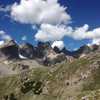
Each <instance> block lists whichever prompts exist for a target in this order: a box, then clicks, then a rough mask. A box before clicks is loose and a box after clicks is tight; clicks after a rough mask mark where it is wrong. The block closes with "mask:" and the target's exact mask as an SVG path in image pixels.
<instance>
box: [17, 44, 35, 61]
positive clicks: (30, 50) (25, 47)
mask: <svg viewBox="0 0 100 100" xmlns="http://www.w3.org/2000/svg"><path fill="white" fill-rule="evenodd" d="M18 51H19V54H20V55H21V56H23V58H24V57H25V58H29V59H32V58H34V56H35V50H34V47H33V45H31V44H29V43H25V44H21V45H20V46H19V49H18Z"/></svg>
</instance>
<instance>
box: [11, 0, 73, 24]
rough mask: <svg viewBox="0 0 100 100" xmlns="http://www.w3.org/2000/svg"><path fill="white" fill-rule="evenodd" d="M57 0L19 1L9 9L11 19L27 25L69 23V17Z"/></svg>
mask: <svg viewBox="0 0 100 100" xmlns="http://www.w3.org/2000/svg"><path fill="white" fill-rule="evenodd" d="M65 10H66V8H65V7H63V6H61V5H60V4H59V3H58V0H21V1H20V3H19V4H18V3H14V4H13V6H12V7H11V17H12V18H13V19H14V20H16V21H19V22H21V23H28V24H42V23H47V24H61V23H66V24H67V23H69V21H70V19H71V17H70V15H69V14H68V13H67V12H66V11H65Z"/></svg>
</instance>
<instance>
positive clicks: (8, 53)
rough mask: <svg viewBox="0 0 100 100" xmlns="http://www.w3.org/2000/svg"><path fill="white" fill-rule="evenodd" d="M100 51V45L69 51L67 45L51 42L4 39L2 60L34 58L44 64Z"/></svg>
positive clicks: (69, 59) (0, 57)
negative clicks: (34, 43) (33, 42)
mask: <svg viewBox="0 0 100 100" xmlns="http://www.w3.org/2000/svg"><path fill="white" fill-rule="evenodd" d="M94 51H100V46H99V45H96V44H95V45H91V46H88V45H84V46H82V47H80V48H79V49H78V50H77V51H73V52H71V51H68V50H67V49H66V48H65V47H64V48H62V49H59V48H58V47H57V46H54V47H52V46H51V44H50V43H49V42H45V43H44V42H38V44H37V46H33V45H32V44H29V43H24V44H20V45H18V44H17V43H16V42H15V41H14V40H9V41H4V43H2V44H1V45H0V60H3V59H8V60H10V59H20V60H28V59H34V60H36V61H37V62H38V63H40V64H43V65H46V66H48V65H52V64H56V63H60V62H62V61H73V60H74V59H78V58H80V57H85V56H87V55H88V54H90V53H92V52H94Z"/></svg>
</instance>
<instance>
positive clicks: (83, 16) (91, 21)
mask: <svg viewBox="0 0 100 100" xmlns="http://www.w3.org/2000/svg"><path fill="white" fill-rule="evenodd" d="M19 1H20V0H0V6H3V7H6V6H7V5H12V4H13V3H14V2H19ZM59 3H60V5H62V6H64V7H67V13H68V14H70V16H71V18H72V19H71V23H70V24H69V25H70V26H72V27H73V28H74V27H80V26H83V25H84V24H88V25H89V27H90V28H89V30H93V29H95V28H97V27H100V0H59ZM9 14H10V12H2V11H0V30H4V31H5V32H6V33H7V34H9V35H10V36H11V37H13V38H14V39H15V40H16V41H18V42H19V43H22V42H30V43H32V44H35V43H36V41H35V40H34V35H35V34H36V32H37V31H38V30H37V29H34V30H33V29H32V25H31V24H24V23H20V22H16V21H14V20H13V19H11V18H10V17H9ZM24 35H25V36H27V40H25V41H23V40H22V39H21V38H22V37H23V36H24ZM63 40H64V43H65V45H66V47H67V48H68V49H70V50H73V49H75V48H78V47H80V46H82V45H84V44H87V43H89V42H91V39H83V40H75V39H73V38H71V37H67V36H66V37H64V38H63Z"/></svg>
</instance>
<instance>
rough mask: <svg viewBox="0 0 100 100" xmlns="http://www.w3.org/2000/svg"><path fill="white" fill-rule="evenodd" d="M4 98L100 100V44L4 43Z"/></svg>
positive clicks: (0, 55)
mask: <svg viewBox="0 0 100 100" xmlns="http://www.w3.org/2000/svg"><path fill="white" fill-rule="evenodd" d="M0 100H100V45H96V44H94V45H84V46H82V47H80V48H79V49H78V50H76V51H69V50H67V49H66V48H65V47H64V48H63V49H62V50H60V49H59V48H58V47H57V46H55V47H54V48H52V46H51V44H50V43H49V42H45V43H43V42H38V44H37V45H35V46H34V45H32V44H29V43H23V44H17V43H16V42H15V41H14V40H9V41H5V42H4V43H3V44H1V45H0Z"/></svg>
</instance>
